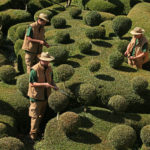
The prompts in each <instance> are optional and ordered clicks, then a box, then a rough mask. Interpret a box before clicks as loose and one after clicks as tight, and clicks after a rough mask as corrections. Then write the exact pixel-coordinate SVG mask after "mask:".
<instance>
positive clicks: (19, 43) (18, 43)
mask: <svg viewBox="0 0 150 150" xmlns="http://www.w3.org/2000/svg"><path fill="white" fill-rule="evenodd" d="M22 45H23V40H21V39H18V40H17V41H16V42H15V45H14V50H15V54H16V55H18V52H19V51H20V50H21V49H22Z"/></svg>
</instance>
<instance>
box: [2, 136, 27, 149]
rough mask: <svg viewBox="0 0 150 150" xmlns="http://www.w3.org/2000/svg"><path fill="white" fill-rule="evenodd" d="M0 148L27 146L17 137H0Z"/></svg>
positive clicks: (22, 147) (21, 147)
mask: <svg viewBox="0 0 150 150" xmlns="http://www.w3.org/2000/svg"><path fill="white" fill-rule="evenodd" d="M0 149H3V150H25V147H24V144H23V143H22V142H21V141H20V140H19V139H17V138H15V137H4V138H1V139H0Z"/></svg>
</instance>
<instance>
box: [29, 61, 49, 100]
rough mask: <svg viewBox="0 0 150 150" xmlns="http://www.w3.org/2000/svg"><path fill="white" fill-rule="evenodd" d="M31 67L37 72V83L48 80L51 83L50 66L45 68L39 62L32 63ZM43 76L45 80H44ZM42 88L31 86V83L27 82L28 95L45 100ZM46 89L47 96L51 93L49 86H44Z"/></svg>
mask: <svg viewBox="0 0 150 150" xmlns="http://www.w3.org/2000/svg"><path fill="white" fill-rule="evenodd" d="M32 69H34V70H35V71H36V72H37V78H38V81H37V82H38V83H45V82H48V83H50V84H51V81H52V78H51V73H52V69H51V67H50V66H48V68H47V69H46V70H45V69H44V67H43V66H42V65H41V64H40V62H39V63H37V64H36V65H34V66H33V67H32ZM44 70H45V71H44ZM44 72H45V73H44ZM45 77H46V80H47V81H45ZM44 89H45V87H33V86H31V83H29V89H28V96H29V97H30V98H33V99H37V100H45V97H44ZM46 89H47V97H49V95H50V93H51V88H46Z"/></svg>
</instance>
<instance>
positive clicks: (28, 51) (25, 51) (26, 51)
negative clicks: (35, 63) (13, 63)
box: [25, 50, 38, 54]
mask: <svg viewBox="0 0 150 150" xmlns="http://www.w3.org/2000/svg"><path fill="white" fill-rule="evenodd" d="M25 52H26V53H28V54H38V53H34V52H30V51H27V50H25Z"/></svg>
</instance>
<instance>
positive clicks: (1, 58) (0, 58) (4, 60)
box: [0, 54, 8, 66]
mask: <svg viewBox="0 0 150 150" xmlns="http://www.w3.org/2000/svg"><path fill="white" fill-rule="evenodd" d="M7 63H8V61H7V58H6V57H5V56H4V55H3V54H0V66H2V65H6V64H7Z"/></svg>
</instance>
